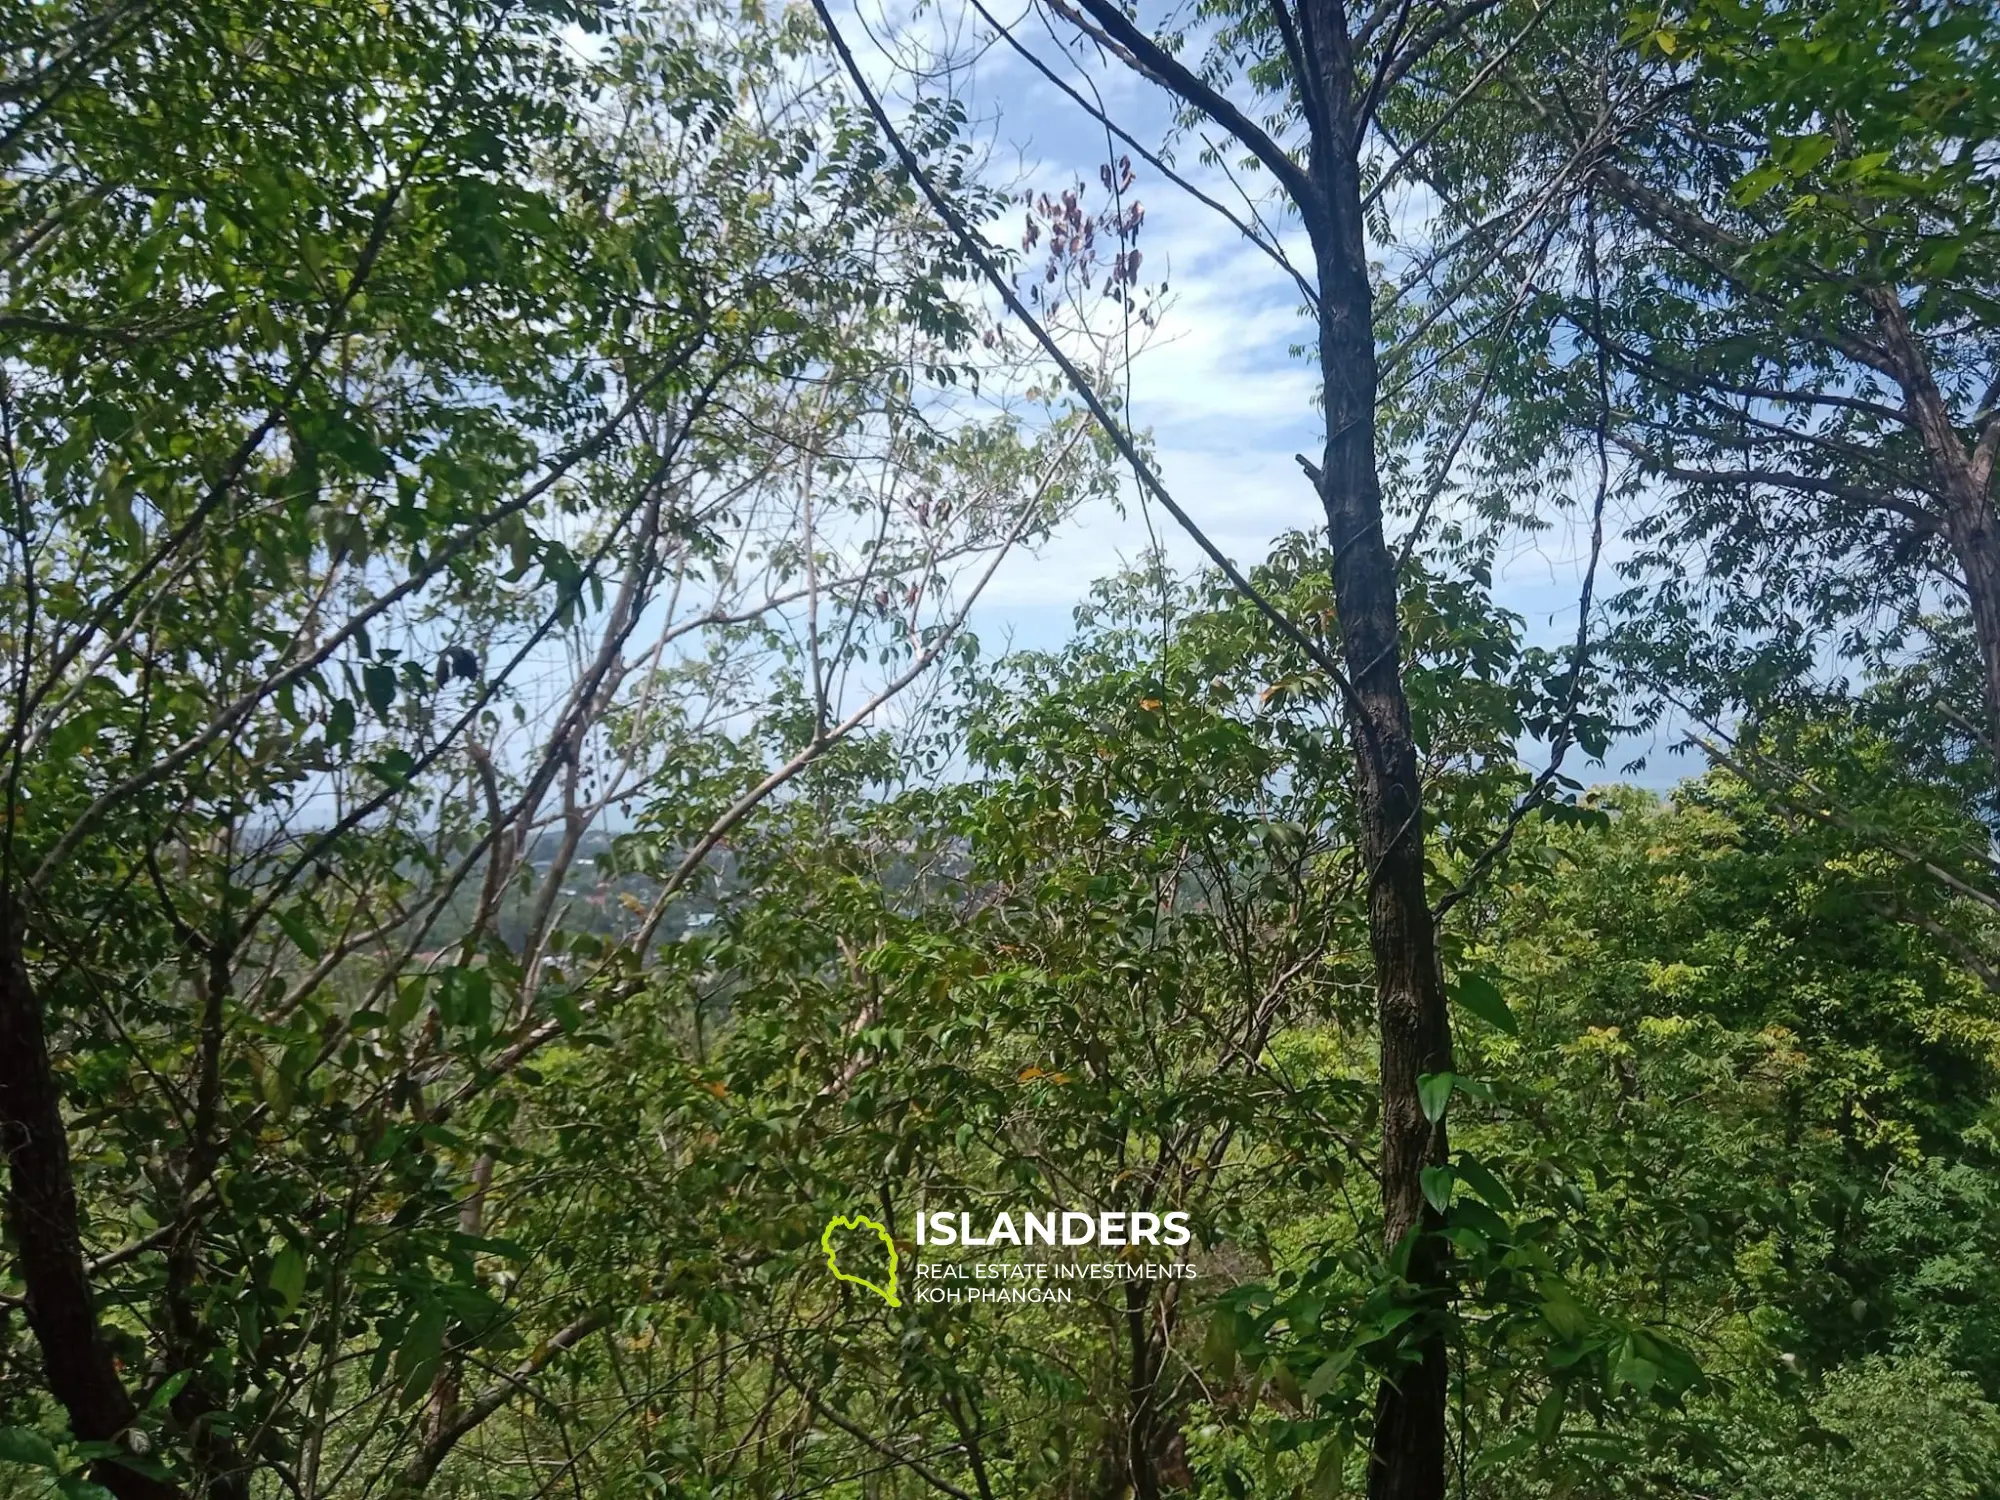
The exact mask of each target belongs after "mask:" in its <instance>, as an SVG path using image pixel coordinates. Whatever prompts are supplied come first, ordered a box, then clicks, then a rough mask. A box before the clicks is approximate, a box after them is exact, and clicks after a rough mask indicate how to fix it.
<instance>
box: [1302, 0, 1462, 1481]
mask: <svg viewBox="0 0 2000 1500" xmlns="http://www.w3.org/2000/svg"><path fill="white" fill-rule="evenodd" d="M1304 13H1305V14H1306V16H1307V23H1306V28H1305V29H1306V34H1307V37H1308V38H1309V39H1310V42H1311V44H1312V46H1313V49H1314V53H1315V61H1316V64H1317V67H1318V71H1319V84H1320V95H1321V100H1322V102H1323V106H1324V109H1325V116H1326V117H1325V119H1324V122H1323V127H1322V129H1320V130H1318V131H1315V139H1314V149H1313V175H1314V177H1315V178H1316V179H1317V182H1318V186H1319V188H1320V192H1321V194H1322V199H1321V201H1322V205H1323V208H1324V212H1325V216H1326V222H1325V223H1324V224H1323V225H1321V226H1320V228H1319V230H1318V232H1316V233H1315V234H1314V236H1313V240H1314V254H1315V260H1316V263H1317V270H1318V273H1319V297H1320V301H1319V307H1320V316H1319V363H1320V375H1321V378H1322V379H1323V381H1324V382H1325V405H1326V448H1325V453H1324V459H1323V462H1322V464H1321V472H1320V476H1319V492H1320V500H1321V502H1322V504H1323V505H1324V507H1325V510H1326V527H1327V539H1328V541H1329V542H1330V544H1331V545H1332V548H1333V592H1334V602H1335V607H1336V609H1337V611H1338V616H1339V625H1340V646H1341V655H1342V658H1343V661H1344V663H1345V665H1346V668H1347V673H1348V676H1349V678H1350V679H1351V680H1352V682H1353V685H1354V692H1355V697H1356V702H1355V704H1354V707H1353V712H1352V715H1351V721H1352V736H1353V740H1354V752H1355V757H1356V760H1357V762H1358V765H1359V770H1360V780H1361V794H1360V798H1359V806H1358V808H1357V811H1358V813H1359V816H1360V820H1361V833H1362V852H1363V855H1364V857H1365V858H1366V859H1367V861H1368V870H1369V877H1370V878H1369V883H1368V940H1369V947H1370V951H1371V954H1372V956H1373V958H1374V961H1375V998H1376V1009H1377V1012H1378V1015H1379V1025H1380V1028H1381V1049H1382V1061H1381V1074H1382V1076H1381V1091H1382V1160H1381V1175H1382V1213H1383V1238H1384V1241H1385V1245H1386V1247H1387V1249H1388V1251H1389V1252H1390V1255H1391V1257H1392V1259H1393V1258H1394V1257H1395V1256H1396V1255H1397V1254H1398V1252H1399V1251H1400V1250H1402V1249H1404V1248H1405V1247H1404V1241H1405V1240H1406V1239H1410V1240H1411V1243H1410V1244H1409V1245H1408V1246H1407V1251H1408V1262H1407V1269H1406V1271H1405V1275H1406V1276H1407V1278H1408V1280H1409V1282H1410V1284H1411V1285H1412V1286H1413V1287H1414V1288H1415V1289H1416V1291H1417V1294H1418V1295H1419V1296H1420V1297H1421V1298H1423V1299H1424V1300H1425V1301H1426V1303H1428V1304H1432V1305H1434V1306H1442V1304H1443V1300H1444V1291H1445V1288H1446V1287H1447V1286H1448V1284H1449V1278H1450V1274H1451V1267H1450V1263H1449V1260H1448V1258H1447V1253H1446V1248H1445V1242H1444V1240H1443V1238H1442V1236H1441V1235H1439V1234H1436V1233H1433V1232H1432V1231H1435V1230H1438V1229H1440V1228H1441V1227H1442V1225H1441V1223H1440V1222H1439V1216H1438V1214H1437V1212H1436V1211H1435V1210H1434V1209H1432V1208H1431V1207H1430V1205H1429V1203H1428V1202H1427V1201H1426V1199H1425V1198H1424V1194H1423V1169H1424V1168H1425V1167H1426V1166H1430V1165H1432V1164H1434V1163H1439V1162H1442V1161H1443V1160H1444V1159H1445V1151H1446V1141H1445V1131H1444V1124H1443V1122H1442V1121H1440V1122H1439V1123H1438V1124H1437V1125H1435V1126H1433V1125H1432V1124H1431V1123H1430V1121H1428V1120H1426V1119H1425V1118H1424V1112H1423V1106H1422V1102H1421V1100H1420V1098H1419V1095H1418V1090H1417V1080H1418V1079H1419V1078H1420V1077H1422V1076H1423V1075H1424V1074H1426V1073H1443V1072H1449V1071H1450V1069H1451V1025H1450V1017H1449V1015H1448V1013H1447V1010H1446V1006H1445V995H1444V985H1443V979H1442V976H1441V974H1440V972H1439V968H1438V955H1437V933H1436V925H1435V923H1434V922H1433V920H1432V918H1431V912H1430V906H1429V903H1428V900H1427V898H1426V895H1425V890H1424V820H1423V786H1422V782H1421V781H1420V780H1419V778H1418V773H1417V754H1416V739H1415V736H1414V734H1413V732H1412V729H1411V724H1410V705H1409V699H1408V697H1407V696H1406V695H1405V693H1404V690H1403V673H1402V637H1401V629H1400V622H1399V611H1398V597H1397V587H1396V560H1395V556H1394V554H1393V553H1392V552H1391V551H1390V549H1389V543H1388V538H1387V536H1386V535H1385V534H1384V532H1383V529H1382V489H1381V482H1380V479H1379V477H1378V474H1377V471H1376V454H1375V402H1376V365H1375V329H1374V289H1373V287H1372V286H1371V284H1370V282H1369V277H1368V258H1367V247H1366V239H1365V236H1364V226H1363V219H1362V210H1361V171H1360V163H1359V160H1358V156H1357V153H1356V151H1355V149H1354V143H1355V142H1356V141H1357V140H1358V139H1359V138H1360V135H1361V125H1362V123H1363V122H1362V121H1361V120H1360V118H1359V109H1360V106H1359V105H1358V104H1357V91H1356V88H1355V82H1356V80H1355V71H1354V66H1353V56H1352V52H1351V50H1350V46H1349V42H1348V29H1347V15H1346V12H1345V8H1344V7H1343V6H1342V5H1341V4H1340V3H1339V0H1305V12H1304ZM1416 1353H1417V1356H1418V1357H1417V1359H1416V1360H1415V1361H1414V1362H1413V1363H1410V1364H1408V1365H1405V1366H1404V1367H1403V1368H1402V1370H1401V1371H1400V1372H1399V1373H1398V1374H1397V1375H1396V1376H1394V1377H1393V1378H1391V1377H1387V1376H1385V1377H1384V1379H1383V1380H1382V1383H1381V1386H1380V1388H1379V1389H1378V1391H1377V1393H1376V1401H1375V1429H1374V1436H1373V1441H1372V1447H1371V1453H1370V1463H1369V1470H1368V1494H1369V1496H1370V1500H1443V1496H1444V1493H1445V1447H1446V1426H1445V1408H1446V1396H1447V1368H1448V1361H1447V1350H1446V1347H1445V1340H1444V1335H1443V1333H1442V1331H1439V1330H1436V1329H1435V1328H1434V1327H1433V1328H1432V1329H1431V1330H1430V1331H1424V1332H1420V1333H1419V1334H1418V1335H1417V1340H1416Z"/></svg>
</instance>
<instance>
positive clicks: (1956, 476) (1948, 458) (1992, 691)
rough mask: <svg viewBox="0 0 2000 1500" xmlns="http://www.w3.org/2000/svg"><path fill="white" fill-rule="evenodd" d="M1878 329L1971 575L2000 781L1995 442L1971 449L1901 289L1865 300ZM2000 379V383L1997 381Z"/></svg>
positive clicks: (1955, 549)
mask: <svg viewBox="0 0 2000 1500" xmlns="http://www.w3.org/2000/svg"><path fill="white" fill-rule="evenodd" d="M1866 300H1867V302H1868V304H1869V306H1870V307H1871V308H1872V309H1873V310H1874V314H1875V327H1876V330H1877V331H1878V332H1879V333H1880V335H1881V338H1882V345H1883V347H1884V349H1885V350H1886V351H1887V353H1888V355H1889V360H1890V362H1891V363H1892V364H1893V365H1894V366H1895V367H1896V378H1897V383H1898V384H1899V385H1901V386H1902V388H1903V400H1904V405H1905V409H1906V410H1907V411H1908V413H1909V416H1910V421H1911V425H1913V426H1914V427H1915V428H1916V430H1917V436H1918V438H1919V439H1920V440H1921V441H1922V443H1923V446H1924V453H1925V456H1926V457H1928V458H1929V460H1930V467H1931V472H1932V473H1933V474H1934V475H1935V476H1936V479H1937V483H1938V488H1939V490H1940V491H1941V493H1942V498H1943V501H1944V525H1943V532H1944V539H1945V541H1946V543H1947V544H1948V545H1949V546H1950V547H1951V550H1952V555H1953V556H1954V557H1956V558H1957V559H1958V565H1959V568H1960V570H1961V571H1962V573H1963V574H1964V578H1965V600H1966V608H1967V612H1968V613H1969V614H1970V615H1971V616H1972V633H1973V640H1974V642H1975V643H1976V644H1977V646H1978V648H1979V664H1980V672H1981V685H1982V688H1983V690H1984V695H1985V699H1986V714H1985V722H1986V736H1987V743H1986V750H1987V753H1988V755H1989V756H1990V757H1991V758H1992V762H1993V775H1994V777H1995V779H1996V781H2000V518H1996V517H1995V515H1994V505H1993V496H1992V494H1991V490H1992V486H1993V478H1994V473H1993V452H1992V448H1991V446H1990V440H1989V441H1988V442H1985V443H1975V444H1974V445H1973V446H1972V447H1970V448H1968V447H1967V445H1966V444H1965V442H1964V441H1963V439H1961V438H1960V436H1959V431H1958V427H1957V425H1956V424H1955V423H1954V422H1953V420H1952V413H1951V407H1950V404H1949V403H1948V402H1947V401H1946V400H1945V398H1944V393H1943V392H1942V391H1940V390H1939V389H1938V384H1937V379H1936V377H1935V376H1934V375H1933V374H1932V373H1931V365H1930V359H1929V357H1928V356H1927V355H1926V353H1925V351H1924V348H1923V345H1922V344H1921V343H1920V342H1919V341H1918V339H1917V337H1916V335H1915V333H1914V332H1912V330H1911V328H1910V322H1909V318H1908V316H1907V314H1905V313H1904V311H1903V303H1902V297H1901V294H1900V293H1898V292H1897V291H1895V290H1894V289H1893V288H1877V289H1874V290H1871V291H1870V292H1869V293H1868V294H1867V298H1866ZM1996 384H2000V382H1996Z"/></svg>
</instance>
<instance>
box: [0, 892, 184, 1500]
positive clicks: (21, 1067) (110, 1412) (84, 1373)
mask: <svg viewBox="0 0 2000 1500" xmlns="http://www.w3.org/2000/svg"><path fill="white" fill-rule="evenodd" d="M22 943H23V932H22V923H21V917H20V912H19V909H18V908H17V907H16V905H15V903H14V897H13V894H12V893H11V892H10V891H7V890H5V889H0V1143H4V1148H5V1151H6V1157H7V1184H8V1191H7V1226H8V1228H9V1229H10V1230H11V1231H12V1233H13V1239H14V1253H15V1257H16V1264H17V1265H18V1266H19V1268H20V1274H21V1280H22V1281H23V1282H24V1283H25V1284H26V1286H27V1289H28V1309H27V1311H28V1326H29V1327H30V1328H32V1329H33V1330H34V1333H35V1340H36V1342H37V1343H39V1344H40V1345H41V1347H42V1361H43V1365H44V1368H45V1369H46V1371H47V1374H48V1382H49V1391H50V1393H51V1394H52V1395H54V1397H55V1398H56V1400H58V1401H60V1402H61V1403H62V1406H63V1410H64V1411H65V1412H67V1413H68V1415H69V1425H70V1431H71V1432H73V1433H74V1434H75V1435H76V1436H77V1437H79V1438H81V1439H83V1440H85V1441H87V1442H113V1441H116V1440H117V1439H118V1438H119V1437H121V1436H122V1434H123V1433H124V1432H125V1430H126V1428H127V1427H129V1426H130V1425H131V1423H132V1419H133V1416H134V1408H133V1405H132V1398H131V1397H130V1396H129V1395H128V1394H127V1393H126V1390H125V1386H124V1383H123V1382H122V1381H121V1380H120V1379H119V1378H118V1369H117V1365H116V1364H115V1362H114V1361H113V1359H112V1356H111V1350H110V1348H109V1347H108V1346H107V1345H106V1343H105V1341H104V1336H103V1334H102V1332H101V1331H100V1330H99V1328H98V1326H97V1309H96V1304H95V1299H94V1298H93V1297H92V1295H91V1287H90V1273H89V1269H88V1267H87V1266H86V1265H85V1262H84V1255H83V1234H82V1228H81V1224H80V1221H79V1217H78V1213H77V1205H76V1184H75V1180H74V1178H73V1177H72V1176H71V1172H70V1158H69V1133H68V1130H67V1129H66V1127H65V1126H64V1124H63V1116H62V1094H61V1091H60V1089H59V1088H58V1087H57V1083H56V1073H55V1068H54V1066H53V1064H52V1062H51V1060H50V1057H49V1047H48V1039H47V1037H46V1036H45V1035H44V1033H43V1029H42V1007H41V1002H40V1000H39V998H38V997H37V996H36V994H35V988H34V982H33V980H32V978H31V977H30V975H29V973H28V964H27V959H26V956H25V954H24V952H23V948H22ZM92 1477H93V1478H94V1479H96V1480H97V1482H98V1483H99V1484H101V1485H103V1486H104V1487H105V1488H106V1489H108V1490H110V1491H111V1492H112V1493H113V1494H114V1495H116V1496H118V1497H119V1500H173V1497H175V1496H176V1495H177V1493H178V1492H177V1491H176V1490H175V1489H174V1488H173V1487H172V1486H171V1485H166V1484H162V1483H160V1482H159V1481H157V1480H153V1479H148V1478H146V1477H145V1476H144V1475H143V1474H139V1473H137V1472H135V1471H134V1470H131V1469H127V1468H125V1467H123V1466H121V1465H118V1464H112V1463H100V1464H98V1465H97V1466H96V1468H95V1470H94V1472H93V1475H92Z"/></svg>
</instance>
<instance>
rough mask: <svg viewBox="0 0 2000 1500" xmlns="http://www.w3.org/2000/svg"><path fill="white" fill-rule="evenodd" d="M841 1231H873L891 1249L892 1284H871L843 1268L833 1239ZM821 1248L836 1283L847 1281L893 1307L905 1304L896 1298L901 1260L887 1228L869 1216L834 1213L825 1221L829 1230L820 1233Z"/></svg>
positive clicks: (865, 1278)
mask: <svg viewBox="0 0 2000 1500" xmlns="http://www.w3.org/2000/svg"><path fill="white" fill-rule="evenodd" d="M841 1229H872V1230H874V1231H875V1237H876V1238H877V1239H879V1240H881V1242H882V1243H883V1244H884V1245H885V1246H886V1247H887V1248H888V1251H889V1285H888V1286H887V1287H886V1288H885V1287H882V1286H879V1285H877V1284H876V1283H875V1282H872V1281H870V1280H869V1279H868V1278H867V1277H866V1276H856V1275H853V1274H852V1273H850V1272H847V1271H843V1270H841V1269H840V1252H839V1251H838V1250H836V1249H835V1248H834V1244H833V1236H834V1232H835V1231H836V1230H841ZM819 1248H820V1250H821V1252H822V1253H823V1254H824V1255H825V1256H826V1268H827V1270H829V1271H831V1272H832V1273H833V1279H834V1280H835V1281H845V1282H848V1283H851V1284H852V1285H854V1286H859V1287H866V1288H867V1289H868V1290H869V1291H871V1292H873V1293H874V1294H875V1295H876V1296H878V1297H880V1298H881V1299H882V1300H883V1301H884V1302H886V1303H888V1304H889V1305H890V1306H891V1307H901V1306H902V1305H903V1303H902V1299H901V1298H899V1297H898V1296H897V1295H896V1264H897V1261H898V1258H899V1257H898V1256H897V1254H896V1241H895V1240H894V1238H892V1237H891V1236H890V1234H889V1231H888V1230H887V1229H884V1228H883V1227H882V1226H881V1225H880V1224H878V1223H876V1222H875V1221H874V1220H873V1219H871V1218H869V1217H868V1215H866V1214H835V1215H834V1216H833V1217H832V1218H831V1219H828V1220H827V1221H826V1228H825V1229H823V1230H822V1231H820V1237H819Z"/></svg>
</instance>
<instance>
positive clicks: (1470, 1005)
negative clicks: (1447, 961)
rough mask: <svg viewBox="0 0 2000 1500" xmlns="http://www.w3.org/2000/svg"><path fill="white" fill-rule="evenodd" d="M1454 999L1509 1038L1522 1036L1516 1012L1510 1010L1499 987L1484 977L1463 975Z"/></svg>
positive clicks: (1454, 992)
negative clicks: (1515, 1016)
mask: <svg viewBox="0 0 2000 1500" xmlns="http://www.w3.org/2000/svg"><path fill="white" fill-rule="evenodd" d="M1452 998H1453V999H1454V1000H1456V1001H1457V1002H1458V1003H1459V1004H1460V1005H1462V1006H1464V1007H1465V1008H1466V1009H1467V1010H1469V1011H1471V1012H1472V1013H1473V1014H1474V1015H1475V1016H1477V1017H1479V1019H1480V1020H1482V1021H1484V1022H1485V1023H1486V1024H1487V1025H1488V1026H1493V1027H1497V1028H1498V1029H1499V1030H1501V1031H1504V1032H1506V1033H1507V1035H1509V1036H1519V1035H1520V1034H1521V1025H1520V1022H1518V1021H1516V1020H1515V1019H1514V1012H1513V1011H1512V1010H1510V1009H1508V1007H1507V1000H1506V997H1505V996H1504V995H1502V994H1501V993H1500V989H1499V986H1497V985H1496V984H1494V983H1493V981H1492V980H1490V979H1488V978H1486V977H1485V976H1484V975H1482V974H1465V975H1461V976H1460V978H1459V981H1458V988H1457V989H1455V990H1454V991H1453V992H1452Z"/></svg>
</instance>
